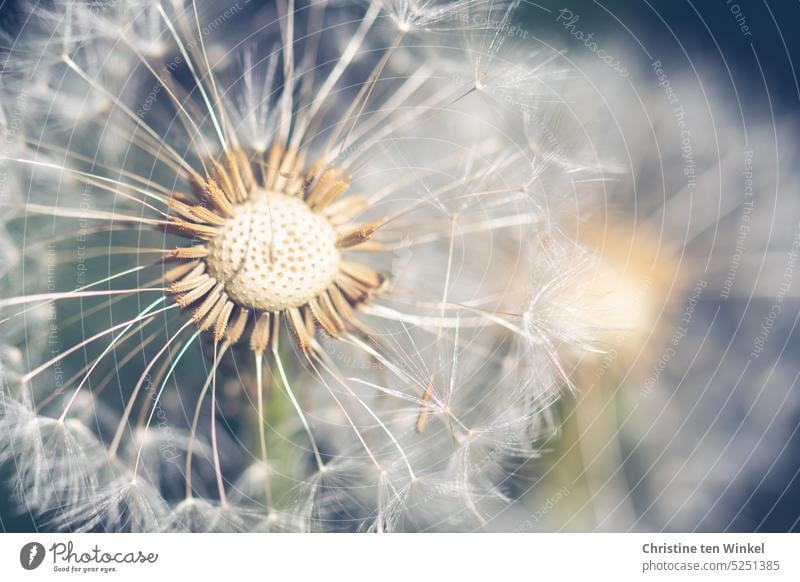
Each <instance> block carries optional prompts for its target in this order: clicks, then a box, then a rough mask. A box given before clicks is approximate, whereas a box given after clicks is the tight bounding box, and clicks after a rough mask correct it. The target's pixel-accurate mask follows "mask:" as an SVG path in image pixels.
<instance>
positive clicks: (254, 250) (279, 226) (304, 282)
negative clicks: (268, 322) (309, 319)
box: [207, 193, 340, 311]
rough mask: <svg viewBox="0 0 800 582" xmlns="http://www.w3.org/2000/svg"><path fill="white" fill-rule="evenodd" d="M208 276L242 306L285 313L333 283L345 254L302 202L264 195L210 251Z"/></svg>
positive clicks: (241, 210)
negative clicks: (341, 255) (283, 311)
mask: <svg viewBox="0 0 800 582" xmlns="http://www.w3.org/2000/svg"><path fill="white" fill-rule="evenodd" d="M208 253H209V254H208V259H207V261H208V269H209V273H210V274H211V275H212V276H213V277H214V278H215V279H217V280H218V281H224V284H225V290H226V292H227V293H228V295H229V296H230V297H231V298H232V299H233V300H234V301H236V302H237V303H238V304H239V305H243V306H245V307H252V308H256V309H259V310H261V311H282V310H284V309H287V308H289V307H298V306H301V305H304V304H306V303H308V302H309V301H310V300H311V299H313V298H314V297H316V296H318V295H319V294H320V293H322V292H323V291H325V289H326V288H327V287H328V286H329V285H330V284H331V283H332V282H333V280H334V277H335V276H336V272H337V271H338V269H339V261H340V253H339V251H338V250H337V248H336V234H335V232H334V230H333V228H332V227H331V225H330V224H328V222H327V221H326V220H325V219H324V218H323V217H321V216H319V215H317V214H314V213H312V212H311V210H310V209H309V208H308V207H307V206H306V205H305V204H303V203H302V202H301V201H299V200H297V199H294V198H289V197H287V196H284V195H281V194H270V193H264V194H263V195H261V196H259V197H255V198H254V199H253V200H252V201H250V202H249V203H247V204H242V205H240V206H238V207H236V209H235V215H234V216H233V217H231V218H229V219H228V220H227V221H226V222H225V225H224V226H223V227H222V228H221V229H220V232H219V234H218V235H217V236H216V238H214V239H212V240H211V241H210V242H209V245H208Z"/></svg>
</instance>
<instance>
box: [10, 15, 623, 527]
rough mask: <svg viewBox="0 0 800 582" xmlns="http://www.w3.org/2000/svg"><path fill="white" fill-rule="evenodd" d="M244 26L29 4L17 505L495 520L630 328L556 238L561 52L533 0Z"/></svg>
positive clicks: (568, 165)
mask: <svg viewBox="0 0 800 582" xmlns="http://www.w3.org/2000/svg"><path fill="white" fill-rule="evenodd" d="M253 4H254V5H253V6H250V5H249V4H248V7H247V8H243V7H242V6H240V4H238V3H237V4H233V5H230V6H225V7H221V6H219V5H217V4H216V3H207V4H203V3H196V2H187V3H183V2H180V1H178V0H175V1H172V2H157V1H154V2H150V1H134V2H109V3H106V4H103V6H101V7H97V6H92V5H87V4H86V3H83V2H72V1H63V2H58V3H56V5H55V6H54V7H50V8H47V9H45V8H41V7H38V6H33V7H31V8H30V14H29V15H28V16H29V17H30V18H29V20H30V22H31V23H32V24H31V25H30V27H29V31H27V33H26V35H25V36H23V37H22V38H21V39H20V40H19V42H18V43H17V44H16V45H15V46H13V47H11V48H8V49H7V54H5V55H4V56H5V60H6V62H7V66H6V68H5V70H4V71H5V72H4V75H3V81H4V86H3V88H4V91H7V92H8V93H9V95H12V96H14V99H8V100H6V103H14V104H16V107H10V108H8V110H7V111H5V112H4V116H3V119H4V122H3V137H4V143H3V151H2V153H1V154H0V157H1V159H2V162H3V165H4V168H5V169H7V170H8V171H9V174H10V175H13V176H14V179H15V182H14V183H16V184H21V185H22V186H17V187H15V188H14V189H13V190H14V192H13V194H14V195H13V196H8V197H4V200H3V205H4V209H3V210H4V213H3V216H4V220H5V221H6V224H5V226H6V230H7V231H8V236H7V238H8V239H9V241H10V242H9V245H8V246H9V248H10V249H13V256H14V260H15V261H17V263H16V264H15V266H14V269H15V270H16V271H17V272H19V273H20V274H21V275H20V276H19V277H14V276H10V275H9V274H8V272H9V269H4V274H5V277H4V279H3V285H4V294H3V297H2V298H0V310H1V311H2V313H0V332H2V334H3V335H2V344H3V346H2V347H3V351H2V353H0V356H2V357H1V358H0V364H2V372H3V374H4V385H3V387H2V391H0V396H2V399H1V400H0V466H3V467H10V474H11V482H12V483H13V485H12V487H13V490H14V491H15V503H16V505H17V508H18V509H19V510H20V511H22V512H27V513H28V514H29V515H31V516H33V519H35V520H37V521H38V522H41V524H42V525H43V527H45V528H47V529H56V530H78V531H219V530H222V531H242V530H245V531H250V530H276V529H280V530H284V529H286V530H304V531H305V530H315V531H316V530H321V531H331V530H333V531H342V530H344V531H392V530H406V531H408V530H414V531H416V530H452V529H474V528H481V527H487V526H488V524H489V522H490V521H491V519H492V517H493V516H494V515H496V514H500V513H502V511H503V510H504V508H506V507H508V506H509V505H510V504H512V503H513V502H514V496H515V491H517V490H518V488H517V480H518V478H519V477H518V475H517V470H516V469H517V468H519V467H522V466H525V464H526V463H528V462H530V461H531V460H533V459H537V458H539V457H540V456H541V455H542V454H543V453H542V449H543V448H544V447H545V445H546V443H547V441H548V439H550V438H551V437H552V435H553V434H554V426H555V417H556V411H555V410H554V407H553V405H554V404H555V403H556V402H557V401H558V399H559V397H560V395H561V394H562V393H564V392H566V391H569V390H570V389H571V388H572V386H573V377H572V373H571V366H572V362H573V361H574V360H573V358H574V357H575V354H576V353H578V352H581V351H583V350H590V351H601V350H602V346H598V345H595V344H596V343H599V342H598V341H597V340H598V338H603V337H606V336H605V335H604V334H603V331H604V330H603V329H601V328H605V327H606V326H607V325H609V324H608V320H609V319H611V320H613V315H612V317H609V318H602V317H596V314H595V312H596V311H597V310H598V309H602V308H604V307H605V306H606V305H608V303H604V302H603V301H594V302H592V301H582V299H581V298H582V297H584V295H583V294H582V293H572V291H571V290H572V289H573V288H575V286H576V285H577V284H580V285H581V289H583V288H584V287H587V288H588V287H591V286H592V282H591V281H587V280H586V279H584V278H582V277H583V274H584V273H585V272H587V271H588V270H587V268H586V267H587V265H588V264H590V263H591V260H592V252H591V251H590V250H587V249H584V248H583V247H582V245H581V244H580V243H579V242H578V241H577V240H575V239H574V238H573V237H572V235H570V234H569V231H568V229H566V228H562V224H561V217H560V216H559V215H558V211H559V210H558V209H559V208H561V207H562V202H563V200H561V199H560V198H561V197H562V196H569V195H570V194H569V193H570V192H572V191H573V189H579V188H590V187H592V186H591V185H592V184H595V183H601V182H602V181H601V180H597V179H596V174H597V173H598V170H597V168H596V167H595V166H588V165H582V164H580V163H579V162H575V161H573V160H570V159H569V157H568V156H567V155H562V153H561V152H557V151H556V148H553V149H552V151H551V150H550V149H548V147H546V144H543V143H540V142H539V141H538V140H537V139H534V138H531V134H530V132H529V131H527V130H528V129H529V128H528V125H530V124H532V123H534V122H535V123H537V124H538V123H543V122H546V121H547V115H544V114H543V115H542V119H539V118H538V117H537V112H538V111H539V109H538V108H539V107H540V105H541V104H542V102H543V101H546V100H548V99H549V98H550V95H549V93H550V92H552V91H553V90H554V89H557V87H558V82H559V81H560V80H561V78H562V77H563V76H564V74H563V70H562V69H560V68H559V67H558V66H557V63H558V59H559V58H560V56H561V54H560V53H558V52H554V53H553V54H551V55H538V54H537V55H532V54H531V52H530V50H529V48H527V47H522V46H514V43H513V40H514V38H513V37H509V35H508V34H507V32H508V30H509V29H510V22H511V20H512V18H513V14H514V10H515V9H516V7H517V5H518V2H492V3H487V2H485V1H483V0H459V1H457V2H438V1H436V2H420V3H417V2H410V3H409V2H387V1H384V0H369V1H366V2H310V3H300V2H295V1H294V0H281V1H279V2H277V3H274V4H273V3H267V4H266V5H264V6H260V5H259V6H256V5H255V4H256V3H253ZM34 53H35V54H37V55H38V57H37V59H36V62H35V63H32V62H31V60H30V56H29V55H31V54H34ZM465 71H466V74H465ZM542 111H544V109H542ZM548 111H549V110H548ZM12 128H13V131H12ZM10 183H11V182H8V184H10ZM8 184H7V185H8ZM12 241H13V242H12ZM562 290H567V291H569V292H567V291H565V292H563V293H562ZM573 297H575V298H577V299H576V300H572V298H573ZM565 298H567V299H565ZM559 299H560V300H559ZM618 303H619V302H616V303H615V302H614V301H611V302H610V304H612V305H616V304H618ZM598 305H599V306H600V307H599V308H598ZM613 323H614V322H613V321H612V322H611V325H613ZM520 473H521V471H520Z"/></svg>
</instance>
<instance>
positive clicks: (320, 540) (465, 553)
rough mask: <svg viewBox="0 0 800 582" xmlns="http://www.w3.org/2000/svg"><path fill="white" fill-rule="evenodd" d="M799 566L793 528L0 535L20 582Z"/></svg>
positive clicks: (756, 572) (492, 575)
mask: <svg viewBox="0 0 800 582" xmlns="http://www.w3.org/2000/svg"><path fill="white" fill-rule="evenodd" d="M798 564H800V536H796V535H792V534H691V535H690V534H422V535H369V534H359V535H346V534H317V535H314V534H227V535H226V534H216V535H215V534H194V535H188V534H187V535H179V534H130V535H120V534H116V535H114V534H75V535H66V534H64V535H60V534H39V535H37V534H30V535H29V534H3V535H0V579H2V580H15V581H16V580H20V581H24V580H66V579H73V580H79V579H95V580H109V581H112V580H113V581H123V580H135V581H137V582H141V581H142V580H148V579H150V580H174V581H176V582H184V581H185V580H187V578H184V577H186V576H199V577H200V579H202V580H222V581H225V582H229V581H231V582H232V581H234V580H235V581H237V582H238V581H241V580H249V579H259V580H277V581H279V582H284V581H288V580H294V579H296V578H297V577H299V579H300V580H319V581H328V580H347V581H351V580H352V581H360V580H377V581H381V582H383V581H393V580H403V581H405V582H410V581H417V580H419V581H427V580H437V579H440V580H458V581H462V580H466V581H471V580H480V581H487V582H495V581H498V582H499V581H509V580H511V581H516V580H531V581H533V580H539V579H543V578H545V579H546V578H547V577H557V579H564V580H579V579H594V580H596V579H598V577H599V579H609V580H615V581H619V580H648V579H651V580H666V579H669V580H720V581H723V580H724V581H728V580H734V581H735V580H756V579H757V580H761V579H763V580H800V568H799V567H798ZM245 577H247V578H245ZM579 577H581V578H579ZM582 577H585V578H582Z"/></svg>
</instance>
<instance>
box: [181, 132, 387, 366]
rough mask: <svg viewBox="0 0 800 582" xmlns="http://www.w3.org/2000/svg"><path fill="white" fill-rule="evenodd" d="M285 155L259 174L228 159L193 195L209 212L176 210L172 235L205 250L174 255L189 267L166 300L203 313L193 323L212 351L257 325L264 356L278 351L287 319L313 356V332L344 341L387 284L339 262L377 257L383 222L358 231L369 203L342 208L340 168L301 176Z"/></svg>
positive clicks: (278, 151) (254, 341)
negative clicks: (357, 310) (354, 253)
mask: <svg viewBox="0 0 800 582" xmlns="http://www.w3.org/2000/svg"><path fill="white" fill-rule="evenodd" d="M283 151H284V148H283V147H282V146H274V147H273V148H272V149H271V151H270V153H269V156H268V158H267V159H265V160H259V161H258V162H257V163H255V164H251V162H250V161H249V160H248V158H247V157H246V155H245V154H242V153H241V152H238V154H239V155H236V154H234V153H230V154H229V155H227V156H226V159H227V160H228V164H227V167H225V166H223V165H222V164H220V163H216V164H214V168H215V175H216V176H217V179H214V178H207V179H206V180H204V181H203V182H202V183H201V185H199V186H197V187H196V191H197V196H198V198H199V200H198V202H206V204H208V205H204V204H192V203H191V202H190V201H180V200H177V199H176V198H174V197H173V198H172V199H171V200H170V207H171V209H172V210H173V211H174V212H175V213H176V214H177V215H178V217H177V218H174V217H170V222H169V226H170V227H174V228H175V229H176V230H178V231H179V232H181V233H183V234H186V235H190V236H193V237H197V238H199V239H201V240H204V241H205V244H203V245H195V246H189V247H179V248H176V249H175V250H174V251H172V257H174V258H175V259H176V260H179V261H181V262H182V263H184V264H182V265H180V266H177V267H175V268H174V269H172V270H171V271H169V272H167V273H166V274H165V279H166V280H167V281H174V282H172V283H171V284H170V286H169V292H170V293H171V294H173V295H174V297H175V302H176V304H177V305H179V306H181V307H189V306H190V305H192V304H197V307H196V308H194V311H193V313H192V316H191V317H192V320H193V321H195V322H197V323H198V326H199V328H200V329H201V330H207V329H211V328H213V332H214V339H215V341H220V340H222V339H225V340H226V341H227V343H229V344H233V343H236V342H237V341H238V340H239V338H240V337H241V336H242V333H243V332H244V330H245V327H246V326H247V325H248V319H251V321H252V322H253V323H252V325H251V327H252V331H251V335H250V345H251V347H252V348H253V349H254V350H255V351H257V352H262V351H263V350H264V349H265V348H266V346H267V343H268V342H269V340H270V338H272V342H273V343H277V341H278V333H279V329H280V323H281V318H285V320H286V321H287V322H288V324H289V325H290V326H291V329H292V330H293V332H294V337H295V338H296V339H297V342H298V344H299V346H300V347H301V348H302V349H303V350H309V349H310V348H311V340H312V338H313V335H314V326H315V324H318V325H319V326H321V327H322V328H323V329H324V330H325V331H326V332H327V333H328V334H330V335H331V336H336V335H338V334H339V333H340V332H343V331H345V329H346V322H350V321H352V318H353V313H352V310H353V307H355V306H357V305H359V304H360V303H362V302H364V301H366V300H368V299H369V298H370V297H371V296H372V295H373V294H374V293H375V292H376V291H377V290H378V289H379V288H380V286H381V283H382V280H383V279H382V277H381V276H380V275H379V274H377V273H375V272H374V271H372V270H371V269H369V268H367V267H364V266H362V265H360V264H358V263H357V262H353V261H347V260H345V259H343V257H342V252H343V251H348V250H359V249H361V250H380V246H373V247H370V246H367V245H365V244H364V243H367V242H368V241H369V239H370V238H371V237H372V235H373V234H374V233H375V231H376V230H377V229H378V228H379V227H380V226H381V224H382V222H381V221H372V222H369V223H364V224H352V223H351V222H350V221H351V220H352V218H353V215H354V213H357V212H360V211H363V210H364V206H365V203H364V201H363V199H360V198H357V197H346V198H342V194H344V192H345V190H346V188H347V180H346V179H342V178H339V176H338V172H337V171H336V169H334V168H328V169H322V168H323V167H324V165H325V164H324V162H318V163H317V164H315V166H314V167H312V168H311V169H309V170H307V171H304V170H303V167H302V159H300V160H298V157H297V154H294V153H292V152H286V153H285V154H284V153H283ZM259 168H263V172H262V175H261V176H259V177H258V178H257V177H256V174H255V172H254V170H257V169H259ZM334 225H335V226H334ZM250 310H252V312H253V315H252V317H251V316H250ZM273 347H274V346H273Z"/></svg>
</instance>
